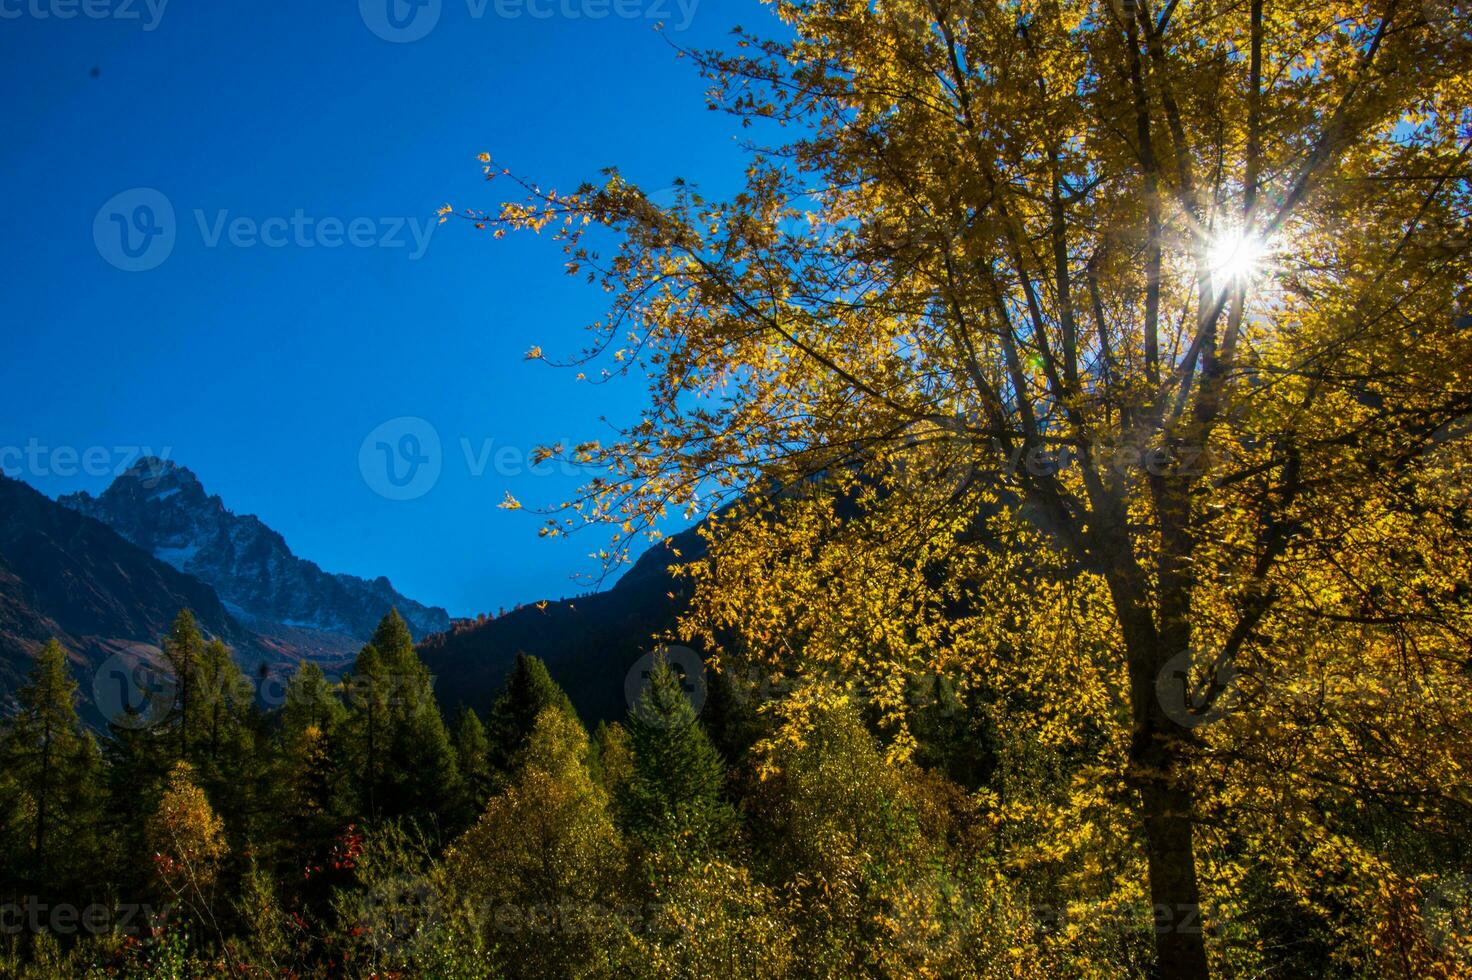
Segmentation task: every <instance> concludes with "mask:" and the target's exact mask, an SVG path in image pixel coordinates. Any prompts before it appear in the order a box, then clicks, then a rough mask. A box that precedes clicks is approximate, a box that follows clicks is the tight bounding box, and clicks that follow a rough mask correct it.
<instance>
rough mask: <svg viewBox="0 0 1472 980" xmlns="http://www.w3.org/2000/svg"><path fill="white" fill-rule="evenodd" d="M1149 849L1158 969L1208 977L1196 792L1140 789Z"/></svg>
mask: <svg viewBox="0 0 1472 980" xmlns="http://www.w3.org/2000/svg"><path fill="white" fill-rule="evenodd" d="M1140 802H1141V809H1142V816H1143V817H1144V822H1145V850H1146V854H1147V856H1148V857H1149V863H1150V904H1151V916H1152V919H1153V921H1154V930H1155V971H1154V975H1155V976H1156V977H1158V978H1160V980H1187V978H1190V980H1197V978H1204V977H1207V976H1208V971H1207V966H1206V936H1205V934H1204V931H1203V929H1202V925H1201V889H1200V886H1199V885H1198V883H1197V881H1196V854H1195V850H1194V848H1193V847H1192V840H1191V835H1192V822H1191V794H1190V792H1189V791H1188V790H1186V789H1184V788H1181V787H1175V786H1169V785H1166V784H1164V783H1162V782H1160V781H1157V780H1149V781H1147V782H1146V783H1145V784H1144V785H1143V786H1142V787H1141V790H1140Z"/></svg>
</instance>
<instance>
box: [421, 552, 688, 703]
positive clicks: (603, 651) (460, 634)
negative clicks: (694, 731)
mask: <svg viewBox="0 0 1472 980" xmlns="http://www.w3.org/2000/svg"><path fill="white" fill-rule="evenodd" d="M704 545H705V543H704V540H703V539H702V538H701V537H700V536H699V534H698V533H697V532H696V531H695V530H694V529H692V530H689V531H685V532H683V533H681V534H677V535H675V536H674V537H672V538H669V539H667V540H666V541H664V542H662V543H661V544H659V545H656V546H655V547H653V548H651V549H650V550H649V551H647V552H645V554H644V555H643V556H641V557H640V558H639V560H638V561H637V562H635V563H634V566H633V567H632V568H630V569H629V570H628V572H627V573H625V574H624V576H623V577H622V578H621V579H619V581H618V582H617V584H615V585H614V586H613V588H611V589H608V590H607V591H604V592H597V593H594V594H592V595H586V596H581V597H579V598H576V599H563V600H560V601H549V602H547V603H546V604H545V605H543V604H541V603H538V604H533V605H529V606H522V607H520V608H518V609H516V610H514V611H512V612H509V613H506V614H505V615H502V616H498V617H497V618H495V619H490V620H485V621H483V622H476V623H463V624H457V627H456V628H455V629H454V630H452V631H450V632H447V633H441V634H439V635H436V636H431V637H429V638H428V639H427V640H425V641H424V642H423V643H421V644H420V646H419V655H420V657H421V658H422V659H423V660H424V662H425V664H426V665H428V667H429V670H430V673H431V674H433V675H434V676H435V692H436V694H437V696H438V698H439V701H440V704H441V706H442V707H443V708H444V709H445V710H446V711H447V712H453V711H454V710H455V709H456V708H458V707H459V706H460V705H462V704H463V705H466V706H468V707H471V708H474V709H475V710H476V712H477V713H478V714H480V715H481V716H482V717H485V714H486V712H487V711H489V710H490V706H491V702H492V701H493V700H494V698H495V696H496V692H497V691H498V690H499V689H500V687H501V684H502V682H503V681H504V680H505V679H506V675H507V674H508V673H509V672H510V670H511V668H512V666H513V665H514V664H515V662H516V655H517V654H518V653H529V654H532V655H534V656H537V657H540V658H541V659H542V660H544V661H545V662H546V664H547V670H548V672H549V673H550V674H551V675H552V677H553V679H554V680H556V681H557V683H558V684H560V685H561V686H562V688H563V690H565V691H567V695H568V697H569V698H571V699H572V703H573V705H574V706H575V707H576V708H577V709H578V713H579V714H580V715H581V716H582V717H583V720H584V721H586V722H588V723H589V724H593V723H596V722H598V721H604V720H607V721H611V720H615V719H622V718H623V717H624V714H625V712H626V711H627V709H628V707H629V703H628V685H627V683H626V682H627V681H628V679H629V675H630V670H631V668H633V667H634V666H635V664H636V663H637V662H638V661H639V660H640V658H641V657H642V656H643V655H644V654H646V653H648V652H649V651H651V650H653V649H654V648H655V647H656V646H657V645H658V644H656V643H655V642H654V641H653V639H652V638H653V636H654V635H655V634H656V633H659V632H661V631H663V630H665V629H667V628H669V627H671V626H673V625H674V622H675V617H676V616H677V615H679V612H680V610H681V609H682V608H683V604H684V598H683V590H684V589H685V584H684V583H683V582H681V581H679V580H678V579H676V577H675V576H674V575H673V574H672V573H671V572H670V568H671V566H672V565H673V564H675V563H676V561H679V560H684V561H688V560H691V559H693V558H696V557H698V556H699V555H701V554H703V553H704V550H705V548H704ZM676 551H678V552H679V554H680V555H681V556H682V557H681V558H680V559H676V558H675V556H674V553H675V552H676Z"/></svg>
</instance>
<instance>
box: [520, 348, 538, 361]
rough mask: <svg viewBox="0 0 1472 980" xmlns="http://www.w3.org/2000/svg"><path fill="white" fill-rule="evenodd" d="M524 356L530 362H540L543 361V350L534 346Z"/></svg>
mask: <svg viewBox="0 0 1472 980" xmlns="http://www.w3.org/2000/svg"><path fill="white" fill-rule="evenodd" d="M524 356H525V358H526V360H528V361H540V360H542V348H541V347H540V346H538V345H535V344H534V345H532V347H531V348H530V349H529V350H528V351H527V352H526V354H525V355H524Z"/></svg>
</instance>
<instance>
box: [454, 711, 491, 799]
mask: <svg viewBox="0 0 1472 980" xmlns="http://www.w3.org/2000/svg"><path fill="white" fill-rule="evenodd" d="M454 738H455V758H456V759H457V760H458V762H459V765H460V775H461V778H463V779H464V781H465V798H466V803H467V805H468V806H469V808H470V809H471V810H472V811H473V813H474V814H475V815H477V816H478V815H479V814H480V811H481V808H482V807H483V806H484V805H485V801H486V799H487V798H488V797H489V796H490V795H491V770H490V762H489V753H490V742H489V741H488V740H487V739H486V728H485V725H483V724H481V720H480V716H479V715H477V714H476V713H475V711H474V710H473V709H471V708H468V707H465V706H463V705H462V706H461V708H460V712H459V714H457V715H456V716H455V727H454Z"/></svg>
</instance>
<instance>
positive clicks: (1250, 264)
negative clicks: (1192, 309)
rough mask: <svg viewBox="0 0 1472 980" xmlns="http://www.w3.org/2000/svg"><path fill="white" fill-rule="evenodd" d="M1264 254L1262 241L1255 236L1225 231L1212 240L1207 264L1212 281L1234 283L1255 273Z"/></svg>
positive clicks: (1237, 231)
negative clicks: (1218, 280) (1209, 266)
mask: <svg viewBox="0 0 1472 980" xmlns="http://www.w3.org/2000/svg"><path fill="white" fill-rule="evenodd" d="M1265 252H1266V249H1265V248H1264V247H1263V241H1262V239H1260V238H1258V237H1257V236H1256V235H1245V234H1243V233H1242V232H1241V231H1240V230H1232V231H1226V232H1222V233H1221V234H1218V235H1217V236H1216V237H1215V238H1214V239H1213V240H1212V244H1211V251H1210V252H1209V253H1208V255H1207V262H1208V263H1210V265H1211V274H1212V277H1213V278H1214V279H1220V280H1224V281H1227V282H1236V281H1239V280H1243V279H1247V278H1248V277H1250V276H1251V275H1252V274H1253V273H1254V272H1256V271H1257V268H1258V266H1259V264H1260V263H1261V262H1262V260H1263V256H1264V254H1265Z"/></svg>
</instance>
